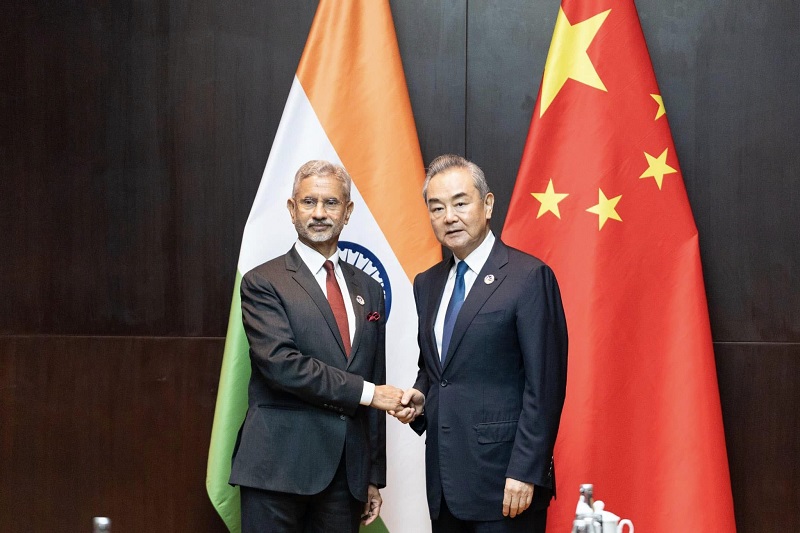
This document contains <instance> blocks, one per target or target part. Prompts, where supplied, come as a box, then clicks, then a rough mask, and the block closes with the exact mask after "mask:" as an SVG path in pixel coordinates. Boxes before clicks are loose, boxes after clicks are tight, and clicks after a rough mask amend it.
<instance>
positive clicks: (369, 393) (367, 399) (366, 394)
mask: <svg viewBox="0 0 800 533" xmlns="http://www.w3.org/2000/svg"><path fill="white" fill-rule="evenodd" d="M373 396H375V384H374V383H370V382H369V381H364V388H363V389H362V390H361V400H360V401H359V402H358V403H360V404H361V405H366V406H367V407H369V404H371V403H372V398H373Z"/></svg>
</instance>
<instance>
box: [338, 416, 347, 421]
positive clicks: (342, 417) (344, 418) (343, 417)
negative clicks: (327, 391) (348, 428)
mask: <svg viewBox="0 0 800 533" xmlns="http://www.w3.org/2000/svg"><path fill="white" fill-rule="evenodd" d="M339 418H341V419H342V420H347V417H346V416H344V415H339Z"/></svg>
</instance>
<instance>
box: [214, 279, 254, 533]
mask: <svg viewBox="0 0 800 533" xmlns="http://www.w3.org/2000/svg"><path fill="white" fill-rule="evenodd" d="M241 282H242V275H241V274H240V273H239V272H238V271H237V272H236V282H235V283H234V287H233V298H232V300H231V313H230V316H229V318H228V335H227V337H226V338H225V352H224V354H223V356H222V369H221V370H220V376H219V389H218V390H217V406H216V409H215V410H214V427H213V429H212V430H211V444H210V445H209V449H208V469H207V470H206V490H207V491H208V496H209V498H210V499H211V503H213V504H214V507H215V508H216V509H217V512H218V513H219V515H220V516H221V517H222V520H223V521H224V522H225V524H226V525H227V526H228V529H229V530H230V531H231V532H237V533H238V532H239V531H241V516H240V503H239V487H232V486H230V485H229V484H228V479H230V475H231V456H232V455H233V446H234V444H235V443H236V435H237V434H238V433H239V427H240V426H241V425H242V421H243V420H244V416H245V414H246V413H247V384H248V382H249V381H250V355H249V354H248V351H249V345H248V343H247V337H246V336H245V333H244V326H243V325H242V301H241V297H240V295H239V285H240V284H241Z"/></svg>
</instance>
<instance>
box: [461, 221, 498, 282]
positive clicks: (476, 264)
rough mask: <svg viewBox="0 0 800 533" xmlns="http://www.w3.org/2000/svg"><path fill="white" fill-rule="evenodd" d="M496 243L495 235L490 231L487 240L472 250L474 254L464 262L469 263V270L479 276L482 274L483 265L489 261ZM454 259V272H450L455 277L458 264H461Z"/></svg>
mask: <svg viewBox="0 0 800 533" xmlns="http://www.w3.org/2000/svg"><path fill="white" fill-rule="evenodd" d="M494 241H495V238H494V233H492V231H491V230H489V233H487V234H486V238H485V239H483V242H482V243H480V244H479V245H478V247H477V248H475V249H474V250H472V253H470V254H469V255H468V256H467V257H465V258H464V261H465V262H466V263H467V266H468V267H469V269H470V270H472V271H473V272H475V274H478V272H480V271H481V269H482V268H483V265H485V264H486V261H488V260H489V254H491V253H492V247H493V246H494ZM453 259H455V260H456V262H455V264H454V265H453V268H452V270H451V271H450V274H451V275H455V271H456V267H457V266H458V263H460V262H461V261H460V260H459V259H458V258H457V257H455V256H453Z"/></svg>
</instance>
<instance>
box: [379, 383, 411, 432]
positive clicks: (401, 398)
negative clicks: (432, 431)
mask: <svg viewBox="0 0 800 533" xmlns="http://www.w3.org/2000/svg"><path fill="white" fill-rule="evenodd" d="M370 407H374V408H375V409H380V410H382V411H386V412H387V413H389V414H390V415H392V416H393V417H395V418H396V419H398V420H399V421H400V422H402V423H403V424H408V423H409V422H412V421H413V420H414V419H415V418H417V417H418V416H419V415H421V414H422V408H423V407H425V395H424V394H422V393H421V392H420V391H418V390H417V389H408V390H405V391H404V390H403V389H399V388H397V387H395V386H393V385H376V386H375V395H374V396H373V397H372V403H371V404H370Z"/></svg>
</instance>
